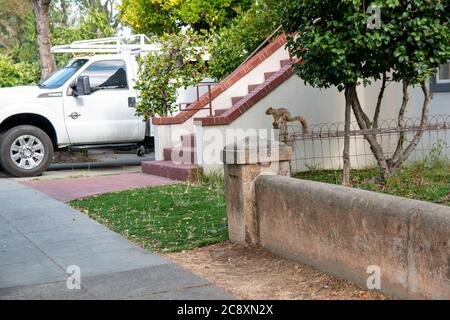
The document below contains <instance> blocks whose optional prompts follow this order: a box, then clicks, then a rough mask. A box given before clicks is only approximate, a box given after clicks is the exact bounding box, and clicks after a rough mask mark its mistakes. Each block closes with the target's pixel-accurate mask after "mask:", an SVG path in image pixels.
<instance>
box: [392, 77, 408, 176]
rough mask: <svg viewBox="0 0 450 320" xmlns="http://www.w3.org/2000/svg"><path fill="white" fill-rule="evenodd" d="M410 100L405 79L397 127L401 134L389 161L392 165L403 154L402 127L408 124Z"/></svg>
mask: <svg viewBox="0 0 450 320" xmlns="http://www.w3.org/2000/svg"><path fill="white" fill-rule="evenodd" d="M408 102H409V94H408V81H407V80H403V100H402V105H401V106H400V110H399V112H398V118H397V127H398V128H399V129H400V134H399V137H398V141H397V147H396V148H395V151H394V153H393V155H392V157H391V159H390V160H389V161H388V162H389V164H390V166H391V165H392V164H393V163H395V162H398V160H399V157H400V156H401V154H402V151H403V144H404V143H405V132H404V131H403V130H401V129H403V128H405V126H406V123H405V112H406V107H407V106H408ZM390 170H392V169H391V168H390Z"/></svg>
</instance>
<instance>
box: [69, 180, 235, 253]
mask: <svg viewBox="0 0 450 320" xmlns="http://www.w3.org/2000/svg"><path fill="white" fill-rule="evenodd" d="M70 205H71V206H73V207H75V208H77V209H79V210H81V211H83V212H85V213H86V214H87V215H89V217H91V218H93V219H95V220H97V221H98V222H99V223H102V224H104V225H106V226H107V227H109V228H110V229H111V230H113V231H115V232H117V233H119V234H121V235H123V236H125V237H126V238H128V239H129V240H131V241H133V242H135V243H137V244H138V245H140V246H142V247H144V248H146V249H149V250H151V251H156V252H175V251H182V250H188V249H193V248H197V247H202V246H207V245H210V244H214V243H218V242H222V241H225V240H227V239H228V231H227V221H226V203H225V198H224V190H223V187H221V186H220V185H215V184H212V183H211V184H210V185H191V184H175V185H169V186H161V187H148V188H142V189H136V190H129V191H122V192H116V193H109V194H104V195H100V196H95V197H90V198H85V199H81V200H75V201H72V202H70Z"/></svg>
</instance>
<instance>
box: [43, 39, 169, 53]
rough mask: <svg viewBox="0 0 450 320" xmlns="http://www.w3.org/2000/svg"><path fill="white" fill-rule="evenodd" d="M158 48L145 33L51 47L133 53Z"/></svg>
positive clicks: (67, 50) (55, 50)
mask: <svg viewBox="0 0 450 320" xmlns="http://www.w3.org/2000/svg"><path fill="white" fill-rule="evenodd" d="M159 50H160V47H159V45H158V44H155V43H151V42H150V39H149V38H148V37H147V36H146V35H145V34H137V35H131V36H127V37H111V38H101V39H91V40H80V41H74V42H72V43H71V44H66V45H58V46H54V47H52V52H53V53H94V54H95V53H112V54H133V55H134V54H140V53H142V52H157V51H159Z"/></svg>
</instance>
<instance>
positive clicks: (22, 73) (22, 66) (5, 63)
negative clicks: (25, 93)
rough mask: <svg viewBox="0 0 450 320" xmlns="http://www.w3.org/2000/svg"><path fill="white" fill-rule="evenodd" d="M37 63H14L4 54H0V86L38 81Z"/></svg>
mask: <svg viewBox="0 0 450 320" xmlns="http://www.w3.org/2000/svg"><path fill="white" fill-rule="evenodd" d="M39 77H40V73H39V65H38V64H31V63H24V62H21V63H14V62H13V61H12V59H11V58H10V57H8V56H6V55H0V87H13V86H20V85H28V84H34V83H37V82H39Z"/></svg>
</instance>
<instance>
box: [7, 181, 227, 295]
mask: <svg viewBox="0 0 450 320" xmlns="http://www.w3.org/2000/svg"><path fill="white" fill-rule="evenodd" d="M71 265H76V266H79V268H80V271H81V289H73V290H69V289H67V286H66V280H67V278H68V274H67V273H66V270H67V267H68V266H71ZM231 298H232V297H231V296H230V295H228V294H227V293H225V292H224V291H222V290H221V289H219V288H217V287H214V286H213V285H211V284H210V283H208V282H207V281H206V280H205V279H202V278H200V277H198V276H196V275H194V274H192V273H190V272H188V271H186V270H184V269H182V268H181V267H180V266H178V265H176V264H174V263H171V262H170V261H168V260H165V259H163V258H161V257H159V256H156V255H153V254H150V253H148V252H147V251H145V250H143V249H141V248H139V247H137V246H136V245H134V244H132V243H131V242H129V241H127V240H125V239H123V238H122V237H120V236H119V235H117V234H115V233H113V232H111V231H110V230H108V229H107V228H105V227H104V226H102V225H100V224H98V223H96V222H95V221H93V220H91V219H89V218H88V217H86V216H84V215H82V214H81V213H79V212H78V211H76V210H73V209H72V208H70V207H68V206H66V205H65V204H64V203H62V202H59V201H57V200H54V199H51V198H49V197H48V196H47V195H45V194H43V193H41V192H39V191H36V190H33V189H31V188H29V187H27V186H24V185H21V184H19V183H17V182H14V181H11V180H9V179H0V299H231Z"/></svg>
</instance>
